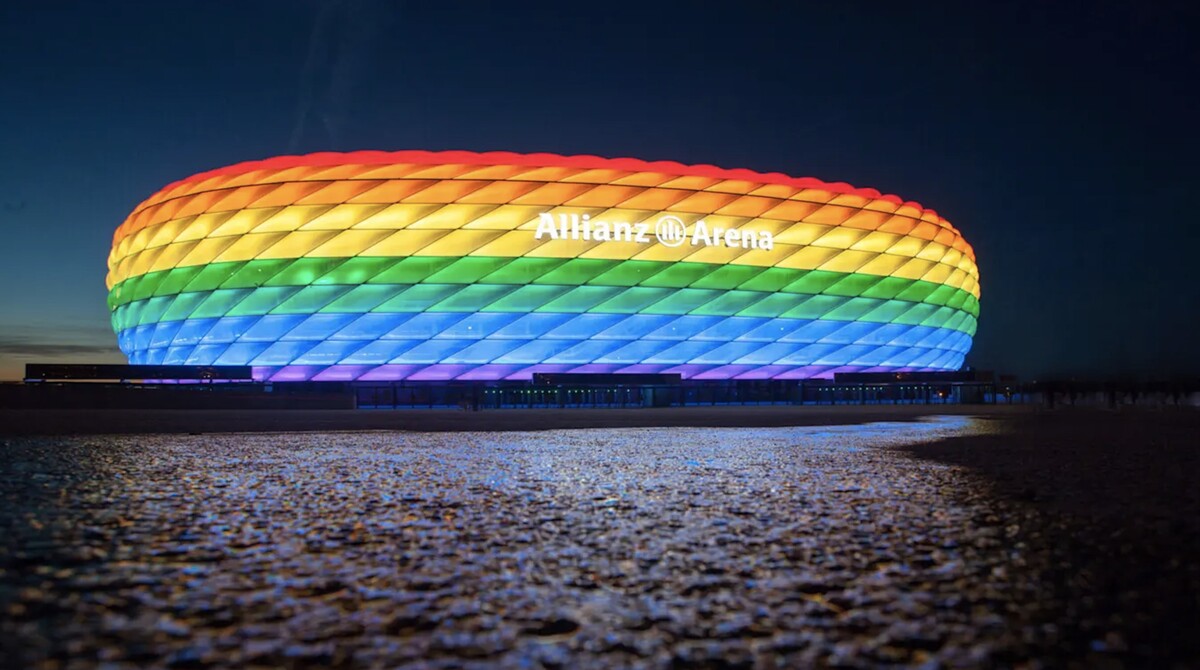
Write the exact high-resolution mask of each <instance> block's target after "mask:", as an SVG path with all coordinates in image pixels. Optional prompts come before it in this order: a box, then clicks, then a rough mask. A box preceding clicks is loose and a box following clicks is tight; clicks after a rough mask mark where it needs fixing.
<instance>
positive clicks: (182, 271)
mask: <svg viewBox="0 0 1200 670" xmlns="http://www.w3.org/2000/svg"><path fill="white" fill-rule="evenodd" d="M422 283H427V284H438V285H462V284H516V285H526V284H529V285H542V284H548V285H560V286H581V285H599V286H615V287H632V286H642V287H648V288H671V289H676V288H684V287H688V288H690V289H692V290H697V289H711V290H717V291H732V290H742V291H750V292H767V293H771V292H782V293H788V294H811V295H817V294H824V295H833V296H846V297H862V298H874V299H879V300H890V299H897V300H903V301H907V302H917V303H920V302H926V303H930V304H934V305H949V306H952V307H955V308H957V309H961V310H963V311H965V312H968V313H969V314H970V315H971V316H973V317H978V316H979V301H978V299H977V298H975V296H973V295H971V294H970V293H968V292H966V291H963V290H962V289H958V288H954V287H951V286H944V285H940V284H934V283H932V282H926V281H921V280H916V279H902V278H899V277H882V276H879V275H867V274H858V273H845V272H827V271H824V270H793V269H789V268H775V267H771V268H768V267H759V266H750V265H717V264H713V263H687V262H677V263H672V262H659V261H633V260H627V261H614V260H599V259H590V258H572V259H560V258H525V257H523V258H498V257H473V256H467V257H442V256H411V257H407V258H400V259H398V258H390V257H388V258H383V257H379V258H371V257H358V258H348V259H347V258H300V259H282V260H254V261H239V262H230V263H213V264H210V265H206V266H194V267H184V268H175V269H172V270H164V271H160V272H152V273H149V274H145V275H140V276H138V277H133V278H130V279H128V280H126V281H124V282H122V283H120V284H118V285H116V286H114V287H113V289H112V291H110V292H109V298H108V299H109V308H110V309H116V308H117V307H119V306H120V305H124V304H128V303H132V302H135V301H139V300H147V299H149V298H153V297H160V296H169V295H175V294H179V293H196V292H202V291H213V290H217V289H222V290H227V289H228V290H233V289H247V288H259V287H264V286H267V287H271V286H275V287H307V286H357V285H364V284H366V285H375V284H380V285H396V284H402V285H409V284H422Z"/></svg>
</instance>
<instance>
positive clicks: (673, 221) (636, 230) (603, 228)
mask: <svg viewBox="0 0 1200 670" xmlns="http://www.w3.org/2000/svg"><path fill="white" fill-rule="evenodd" d="M651 231H653V233H654V236H653V237H651V235H650V233H651ZM533 237H534V239H537V240H540V239H542V238H549V239H551V240H584V241H593V242H635V243H637V244H650V243H651V242H658V243H660V244H665V245H667V246H669V247H677V246H680V245H681V244H683V243H684V242H685V241H686V242H688V243H689V244H690V245H691V246H693V247H720V246H725V247H741V248H742V249H765V250H767V251H770V250H771V249H774V248H775V236H774V235H773V234H772V233H771V231H769V230H745V229H743V228H722V227H720V226H713V227H711V228H710V227H709V225H708V223H707V222H705V220H704V219H700V220H698V221H696V222H695V223H694V224H692V226H691V231H690V232H689V231H688V227H687V225H686V224H684V223H683V221H682V220H680V219H679V217H676V216H673V215H671V214H664V215H663V216H661V217H659V218H658V220H657V221H656V222H655V223H654V225H653V226H651V224H650V223H647V222H631V221H603V220H600V219H593V218H591V216H590V215H588V214H584V215H582V216H580V215H579V214H559V215H558V217H557V218H555V216H554V215H553V214H550V213H549V212H543V213H541V214H539V215H538V226H537V231H536V232H535V233H534V235H533Z"/></svg>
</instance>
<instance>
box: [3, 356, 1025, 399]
mask: <svg viewBox="0 0 1200 670" xmlns="http://www.w3.org/2000/svg"><path fill="white" fill-rule="evenodd" d="M1005 389H1006V387H1005V386H1004V384H1003V382H1000V383H998V382H997V379H996V376H995V375H994V374H992V373H990V372H980V371H961V372H908V373H846V374H838V375H836V376H835V377H834V378H833V379H831V380H830V379H807V380H732V379H722V380H696V379H683V378H681V376H680V375H678V374H572V373H548V374H537V375H534V376H533V378H532V379H529V380H489V381H410V380H404V381H377V382H367V381H354V382H312V381H307V382H263V381H255V380H254V379H253V378H252V376H251V370H250V368H248V367H243V366H186V365H28V366H27V367H26V379H25V383H24V384H19V385H18V384H12V385H6V386H3V387H0V407H8V408H62V407H89V408H113V409H118V408H120V409H128V408H143V409H186V408H194V409H251V408H261V409H351V408H361V409H403V408H438V407H441V408H445V407H459V408H463V409H471V410H486V409H509V408H513V409H515V408H544V409H553V408H567V407H672V406H688V405H762V404H777V405H869V404H959V403H995V402H1006V401H1009V400H1011V395H1007V396H1006V391H1005Z"/></svg>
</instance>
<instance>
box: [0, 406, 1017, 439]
mask: <svg viewBox="0 0 1200 670" xmlns="http://www.w3.org/2000/svg"><path fill="white" fill-rule="evenodd" d="M1036 411H1038V408H1037V407H1036V406H1032V405H802V406H796V405H714V406H699V405H689V406H687V407H627V408H605V407H585V408H581V407H567V408H560V407H553V408H551V407H534V408H521V409H492V410H483V411H478V412H470V411H464V410H461V409H426V408H412V409H400V410H390V409H385V410H361V409H345V410H341V409H318V410H299V409H286V410H277V409H245V410H229V409H216V410H208V409H182V410H172V409H33V410H27V409H20V410H19V409H0V437H3V436H13V437H15V436H35V435H112V434H126V435H128V434H146V433H254V432H257V433H262V432H299V431H309V432H311V431H323V432H327V431H361V430H414V431H422V432H444V431H449V432H458V431H462V430H473V431H514V430H515V431H528V430H559V429H568V428H666V427H690V428H698V427H711V428H735V427H742V428H747V427H752V428H763V427H779V426H825V425H833V424H855V423H871V422H876V421H910V420H915V419H920V418H922V417H926V416H939V415H957V416H974V415H983V416H1012V415H1017V414H1030V413H1033V412H1036Z"/></svg>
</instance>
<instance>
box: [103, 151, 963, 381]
mask: <svg viewBox="0 0 1200 670" xmlns="http://www.w3.org/2000/svg"><path fill="white" fill-rule="evenodd" d="M107 284H108V288H109V298H108V300H109V307H110V310H111V315H112V325H113V329H114V330H115V332H116V333H117V338H118V343H119V346H120V348H121V350H122V351H123V352H124V353H125V354H126V356H127V357H128V359H129V362H130V363H131V364H135V365H194V366H250V367H252V368H253V374H254V378H255V379H257V380H260V381H363V382H366V381H399V380H407V381H422V380H427V381H448V380H461V381H468V380H527V379H530V378H531V377H532V376H533V375H534V374H536V373H569V374H603V375H613V374H643V375H645V374H671V375H676V374H677V375H679V376H680V377H681V378H682V379H696V380H802V379H811V378H822V379H829V378H832V377H833V376H834V375H835V374H838V373H891V372H897V373H921V372H935V371H951V370H958V369H959V368H960V367H961V366H962V364H963V359H964V356H965V355H966V353H967V352H968V350H969V349H970V347H971V341H972V337H973V335H974V334H975V328H976V322H977V318H978V316H979V272H978V268H977V266H976V263H975V256H974V252H973V251H972V249H971V247H970V245H968V244H967V242H966V241H965V240H964V239H963V237H962V235H961V234H959V232H958V231H957V230H956V229H955V228H954V227H953V226H952V225H951V224H950V223H949V222H948V221H946V220H945V219H943V218H942V217H940V216H939V215H938V214H937V213H936V212H934V211H933V210H930V209H925V208H924V207H922V206H920V205H919V204H917V203H915V202H909V201H904V200H902V199H900V198H898V197H896V196H892V195H882V194H880V193H879V192H878V191H875V190H872V189H863V188H854V187H851V186H849V185H847V184H843V183H826V182H822V181H819V180H816V179H812V178H793V177H789V176H786V175H782V174H777V173H772V174H761V173H756V172H752V171H749V170H729V169H722V168H717V167H713V166H707V165H696V166H688V165H682V164H679V163H672V162H646V161H641V160H636V159H629V158H622V159H607V158H598V157H594V156H558V155H552V154H527V155H526V154H514V153H502V152H493V153H470V152H458V151H454V152H424V151H400V152H392V153H385V152H355V153H344V154H338V153H322V154H312V155H307V156H287V157H279V158H272V159H269V160H263V161H254V162H247V163H240V164H237V165H233V166H230V167H225V168H221V169H217V170H213V171H210V172H205V173H202V174H198V175H195V176H193V177H189V178H187V179H183V180H181V181H178V182H176V183H173V184H171V185H169V186H167V187H165V188H163V189H162V190H160V191H159V192H158V193H155V194H154V195H152V196H151V197H150V198H149V199H147V200H146V201H144V202H143V203H141V204H140V205H138V206H137V207H136V209H134V211H133V213H132V214H130V216H129V217H128V218H127V219H126V220H125V222H124V223H122V224H121V225H120V226H119V227H118V228H117V230H116V233H115V235H114V237H113V245H112V250H111V253H110V255H109V258H108V277H107Z"/></svg>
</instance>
